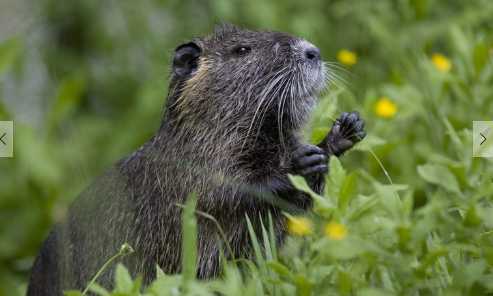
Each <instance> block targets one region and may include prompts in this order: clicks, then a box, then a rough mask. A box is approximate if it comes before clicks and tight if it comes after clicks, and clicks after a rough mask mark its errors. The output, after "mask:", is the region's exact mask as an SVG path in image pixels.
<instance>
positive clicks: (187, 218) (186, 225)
mask: <svg viewBox="0 0 493 296" xmlns="http://www.w3.org/2000/svg"><path fill="white" fill-rule="evenodd" d="M196 204H197V196H196V194H190V195H189V196H188V198H187V202H186V204H185V208H184V209H183V216H182V228H183V241H182V274H183V280H184V285H185V287H184V289H185V290H186V289H187V284H188V283H189V282H190V281H192V280H193V279H195V275H196V274H197V219H196V217H195V207H196Z"/></svg>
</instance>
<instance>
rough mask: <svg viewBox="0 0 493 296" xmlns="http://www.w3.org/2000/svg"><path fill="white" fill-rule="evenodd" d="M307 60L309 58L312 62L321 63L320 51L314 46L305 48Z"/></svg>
mask: <svg viewBox="0 0 493 296" xmlns="http://www.w3.org/2000/svg"><path fill="white" fill-rule="evenodd" d="M305 58H307V59H308V60H310V61H319V60H320V49H318V48H316V47H315V46H313V45H312V46H311V47H308V48H305Z"/></svg>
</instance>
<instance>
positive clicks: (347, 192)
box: [338, 172, 358, 212]
mask: <svg viewBox="0 0 493 296" xmlns="http://www.w3.org/2000/svg"><path fill="white" fill-rule="evenodd" d="M357 181H358V178H357V174H356V173H355V172H352V173H350V174H349V175H347V176H346V178H344V181H343V182H342V185H341V189H340V192H339V202H338V207H339V209H341V211H344V212H345V211H346V209H347V208H348V206H349V203H350V202H351V200H352V199H353V198H354V197H355V196H356V193H357V192H356V189H357V188H358V187H357Z"/></svg>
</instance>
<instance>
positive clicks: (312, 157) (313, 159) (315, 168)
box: [292, 145, 327, 176]
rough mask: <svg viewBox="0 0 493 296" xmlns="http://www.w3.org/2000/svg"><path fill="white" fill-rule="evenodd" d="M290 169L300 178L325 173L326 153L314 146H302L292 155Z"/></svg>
mask: <svg viewBox="0 0 493 296" xmlns="http://www.w3.org/2000/svg"><path fill="white" fill-rule="evenodd" d="M292 168H293V170H294V172H295V173H296V174H300V175H302V176H307V175H312V174H315V173H317V174H323V173H326V172H327V155H326V152H325V151H324V150H323V149H322V148H320V147H318V146H315V145H302V146H300V147H299V148H298V149H296V150H295V152H294V153H293V159H292Z"/></svg>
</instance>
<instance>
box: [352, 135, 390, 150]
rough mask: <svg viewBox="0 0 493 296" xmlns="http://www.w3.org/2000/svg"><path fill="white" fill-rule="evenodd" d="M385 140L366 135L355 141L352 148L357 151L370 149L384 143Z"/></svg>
mask: <svg viewBox="0 0 493 296" xmlns="http://www.w3.org/2000/svg"><path fill="white" fill-rule="evenodd" d="M386 143H387V142H386V141H385V140H384V139H382V138H379V137H377V136H375V135H371V134H369V135H367V136H366V137H365V138H364V139H363V140H362V141H361V142H359V143H357V144H356V145H355V146H354V147H353V149H354V150H359V151H366V152H367V151H370V150H372V149H373V148H375V147H377V146H381V145H384V144H386Z"/></svg>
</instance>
